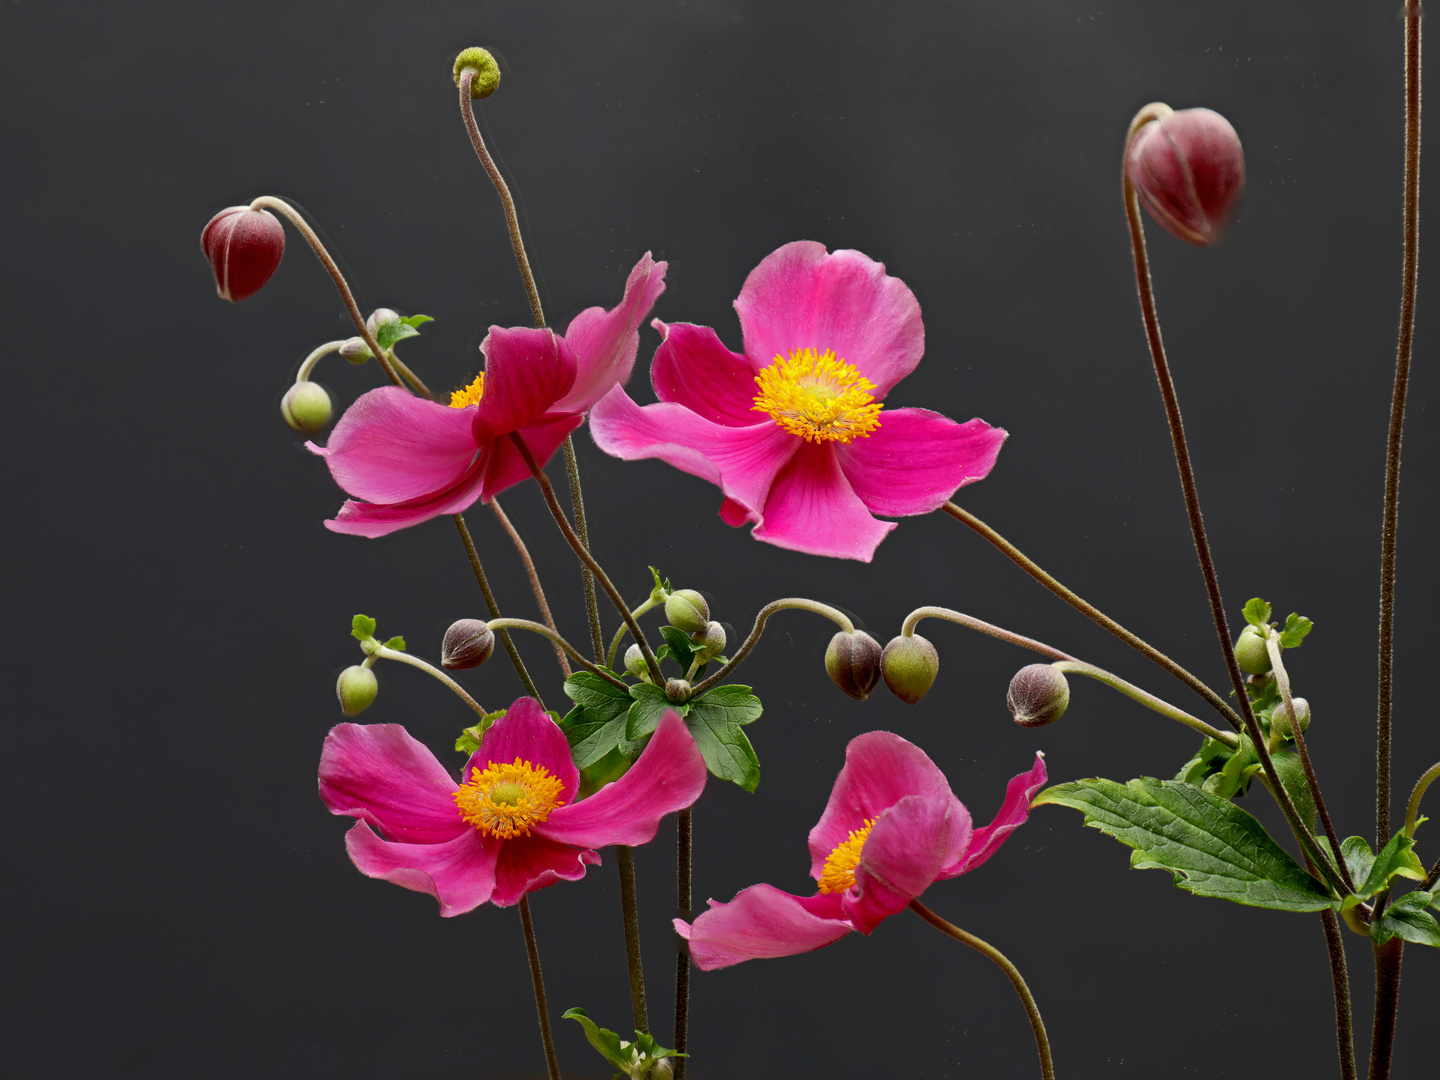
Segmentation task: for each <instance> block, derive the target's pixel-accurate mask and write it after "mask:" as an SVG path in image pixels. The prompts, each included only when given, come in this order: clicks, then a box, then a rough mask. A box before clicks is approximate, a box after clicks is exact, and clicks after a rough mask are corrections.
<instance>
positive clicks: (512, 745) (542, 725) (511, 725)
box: [464, 697, 580, 803]
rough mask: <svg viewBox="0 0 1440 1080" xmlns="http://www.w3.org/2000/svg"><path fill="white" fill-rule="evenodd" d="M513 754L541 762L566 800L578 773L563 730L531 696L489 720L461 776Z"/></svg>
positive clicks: (571, 795)
mask: <svg viewBox="0 0 1440 1080" xmlns="http://www.w3.org/2000/svg"><path fill="white" fill-rule="evenodd" d="M516 758H519V759H520V760H521V761H528V762H529V763H530V764H531V765H540V766H544V767H545V769H546V770H547V771H548V772H549V773H550V775H551V776H553V777H555V778H557V779H558V780H559V781H560V783H561V784H562V785H563V787H562V789H561V792H560V798H561V799H562V800H563V801H564V802H566V803H568V802H569V801H570V800H571V799H573V798H574V797H575V789H576V788H577V787H579V786H580V773H579V771H578V770H577V769H576V768H575V762H574V760H573V759H572V758H571V756H570V744H569V742H567V741H566V739H565V733H564V732H563V731H561V730H560V728H559V727H558V726H557V725H556V723H555V721H554V720H551V719H550V717H549V716H547V715H546V714H545V710H543V709H542V708H540V703H539V702H538V701H536V700H535V699H534V698H530V697H522V698H520V699H518V700H517V701H516V702H515V703H514V704H513V705H511V706H510V708H509V709H508V710H506V712H505V715H504V716H502V717H500V719H499V720H496V721H495V723H493V724H491V725H490V727H489V729H488V730H487V731H486V732H485V734H484V735H483V736H481V738H480V749H479V750H476V751H475V753H473V754H471V755H470V760H469V761H467V762H466V763H465V772H464V779H465V782H466V783H469V782H470V774H471V773H472V772H474V771H475V770H476V769H484V768H485V767H486V766H487V765H490V764H491V763H499V764H501V765H509V764H511V763H513V762H514V760H515V759H516Z"/></svg>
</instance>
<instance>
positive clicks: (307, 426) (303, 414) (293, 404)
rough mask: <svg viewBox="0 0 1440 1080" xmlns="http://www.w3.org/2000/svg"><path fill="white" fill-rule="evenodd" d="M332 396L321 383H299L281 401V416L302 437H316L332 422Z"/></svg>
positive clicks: (286, 392) (287, 391)
mask: <svg viewBox="0 0 1440 1080" xmlns="http://www.w3.org/2000/svg"><path fill="white" fill-rule="evenodd" d="M332 411H333V410H332V409H331V406H330V395H329V394H327V393H326V392H325V388H324V387H323V386H321V385H320V384H319V383H313V382H297V383H296V384H295V385H294V386H292V387H290V389H289V390H286V391H285V396H284V397H283V398H281V399H280V415H281V416H283V417H284V418H285V423H287V424H289V425H290V427H291V428H292V429H293V430H295V431H298V432H299V433H300V434H301V435H314V434H315V433H316V432H317V431H319V430H320V429H321V428H323V427H324V426H325V425H326V424H328V423H329V422H330V414H331V412H332Z"/></svg>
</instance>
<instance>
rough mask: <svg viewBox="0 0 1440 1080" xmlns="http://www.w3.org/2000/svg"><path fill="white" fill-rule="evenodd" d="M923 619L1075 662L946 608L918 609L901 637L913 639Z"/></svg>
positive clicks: (1066, 655) (1038, 643)
mask: <svg viewBox="0 0 1440 1080" xmlns="http://www.w3.org/2000/svg"><path fill="white" fill-rule="evenodd" d="M921 619H944V620H946V621H947V622H953V623H959V624H960V625H961V626H966V627H969V628H970V629H971V630H978V631H980V633H982V634H989V635H990V636H991V637H993V638H999V639H1000V640H1001V641H1007V642H1009V643H1010V644H1011V645H1019V646H1020V647H1021V648H1022V649H1032V650H1034V651H1035V652H1037V653H1039V654H1040V655H1041V656H1048V657H1049V658H1050V659H1051V660H1074V659H1075V657H1073V656H1071V655H1070V654H1069V653H1067V652H1061V651H1060V650H1059V649H1056V648H1052V647H1051V646H1049V645H1046V644H1045V643H1044V642H1043V641H1036V640H1035V639H1034V638H1028V637H1023V636H1021V635H1020V634H1016V633H1012V632H1011V631H1009V630H1006V629H1005V628H1004V627H1001V626H996V625H995V624H993V623H988V622H985V621H983V620H981V619H976V618H972V617H971V616H969V615H966V614H965V613H964V612H962V611H956V610H954V609H953V608H946V607H921V608H916V609H915V610H914V611H912V612H911V613H910V614H909V615H907V616H905V621H904V622H903V623H902V624H901V625H900V635H901V636H902V637H911V636H912V635H913V634H914V633H915V627H917V626H919V625H920V620H921Z"/></svg>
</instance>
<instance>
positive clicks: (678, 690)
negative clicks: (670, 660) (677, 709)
mask: <svg viewBox="0 0 1440 1080" xmlns="http://www.w3.org/2000/svg"><path fill="white" fill-rule="evenodd" d="M665 699H666V700H667V701H669V702H670V703H671V704H672V705H679V704H680V703H681V702H685V701H689V700H690V684H689V683H688V682H686V681H685V680H684V679H670V680H668V681H667V682H666V683H665Z"/></svg>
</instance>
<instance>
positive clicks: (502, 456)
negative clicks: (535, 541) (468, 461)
mask: <svg viewBox="0 0 1440 1080" xmlns="http://www.w3.org/2000/svg"><path fill="white" fill-rule="evenodd" d="M584 422H585V418H584V417H583V416H581V415H580V414H579V413H547V414H546V415H544V416H542V417H541V418H540V419H539V420H537V421H535V423H533V424H527V425H526V426H525V427H523V428H521V429H520V431H519V435H520V437H521V438H522V439H524V440H525V446H526V448H527V449H529V451H530V456H531V457H533V458H534V459H535V464H537V465H539V466H540V468H542V469H543V468H544V467H545V463H546V462H547V461H549V460H550V458H551V457H552V456H554V453H555V451H556V450H558V449H560V445H561V443H563V442H564V441H565V436H566V435H569V434H570V432H572V431H574V430H575V429H576V428H577V427H579V426H580V425H581V424H583V423H584ZM529 479H530V466H529V465H526V464H525V459H524V458H523V457H521V456H520V451H519V450H518V449H516V447H515V443H514V442H513V441H512V440H511V438H510V436H508V435H507V436H505V437H504V438H502V439H496V440H495V441H494V442H493V443H491V444H490V448H489V450H488V452H487V453H486V455H485V469H484V476H483V477H482V478H481V481H480V495H481V497H482V498H484V499H485V501H486V502H489V501H490V500H491V499H493V498H494V497H495V496H496V495H499V494H500V493H501V492H502V491H504V490H505V489H507V488H510V487H514V486H515V485H516V484H518V483H520V482H521V481H523V480H529Z"/></svg>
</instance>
